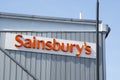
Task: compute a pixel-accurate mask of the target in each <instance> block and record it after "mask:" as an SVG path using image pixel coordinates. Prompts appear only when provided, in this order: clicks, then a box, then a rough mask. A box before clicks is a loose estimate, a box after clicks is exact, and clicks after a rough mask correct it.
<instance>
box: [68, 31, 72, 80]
mask: <svg viewBox="0 0 120 80" xmlns="http://www.w3.org/2000/svg"><path fill="white" fill-rule="evenodd" d="M69 34H70V40H71V37H72V35H71V34H72V33H69ZM69 58H70V80H71V62H72V57H71V56H70V57H69Z"/></svg>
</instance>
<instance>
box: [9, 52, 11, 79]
mask: <svg viewBox="0 0 120 80" xmlns="http://www.w3.org/2000/svg"><path fill="white" fill-rule="evenodd" d="M9 55H11V52H9ZM9 80H11V59H10V72H9Z"/></svg>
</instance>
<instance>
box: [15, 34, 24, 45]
mask: <svg viewBox="0 0 120 80" xmlns="http://www.w3.org/2000/svg"><path fill="white" fill-rule="evenodd" d="M20 38H22V35H21V34H17V35H16V36H15V40H16V41H17V42H18V43H19V44H15V46H16V47H22V46H23V41H22V40H21V39H20Z"/></svg>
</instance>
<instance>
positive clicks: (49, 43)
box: [45, 41, 53, 50]
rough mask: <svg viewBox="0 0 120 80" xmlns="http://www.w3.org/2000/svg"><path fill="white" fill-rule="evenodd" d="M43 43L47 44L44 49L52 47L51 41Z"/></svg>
mask: <svg viewBox="0 0 120 80" xmlns="http://www.w3.org/2000/svg"><path fill="white" fill-rule="evenodd" d="M45 45H46V46H47V47H46V48H45V49H46V50H51V49H53V47H52V42H51V41H47V42H46V43H45Z"/></svg>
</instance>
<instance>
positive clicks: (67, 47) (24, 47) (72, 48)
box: [5, 33, 96, 58]
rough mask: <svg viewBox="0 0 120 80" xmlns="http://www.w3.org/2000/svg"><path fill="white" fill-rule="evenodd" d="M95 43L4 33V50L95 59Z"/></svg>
mask: <svg viewBox="0 0 120 80" xmlns="http://www.w3.org/2000/svg"><path fill="white" fill-rule="evenodd" d="M95 46H96V45H95V43H89V42H81V41H72V40H63V39H56V38H45V37H41V36H28V35H22V34H12V33H6V39H5V49H10V50H20V51H30V52H38V53H48V54H58V55H68V56H76V57H87V58H96V52H95V51H96V49H95V48H96V47H95Z"/></svg>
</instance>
